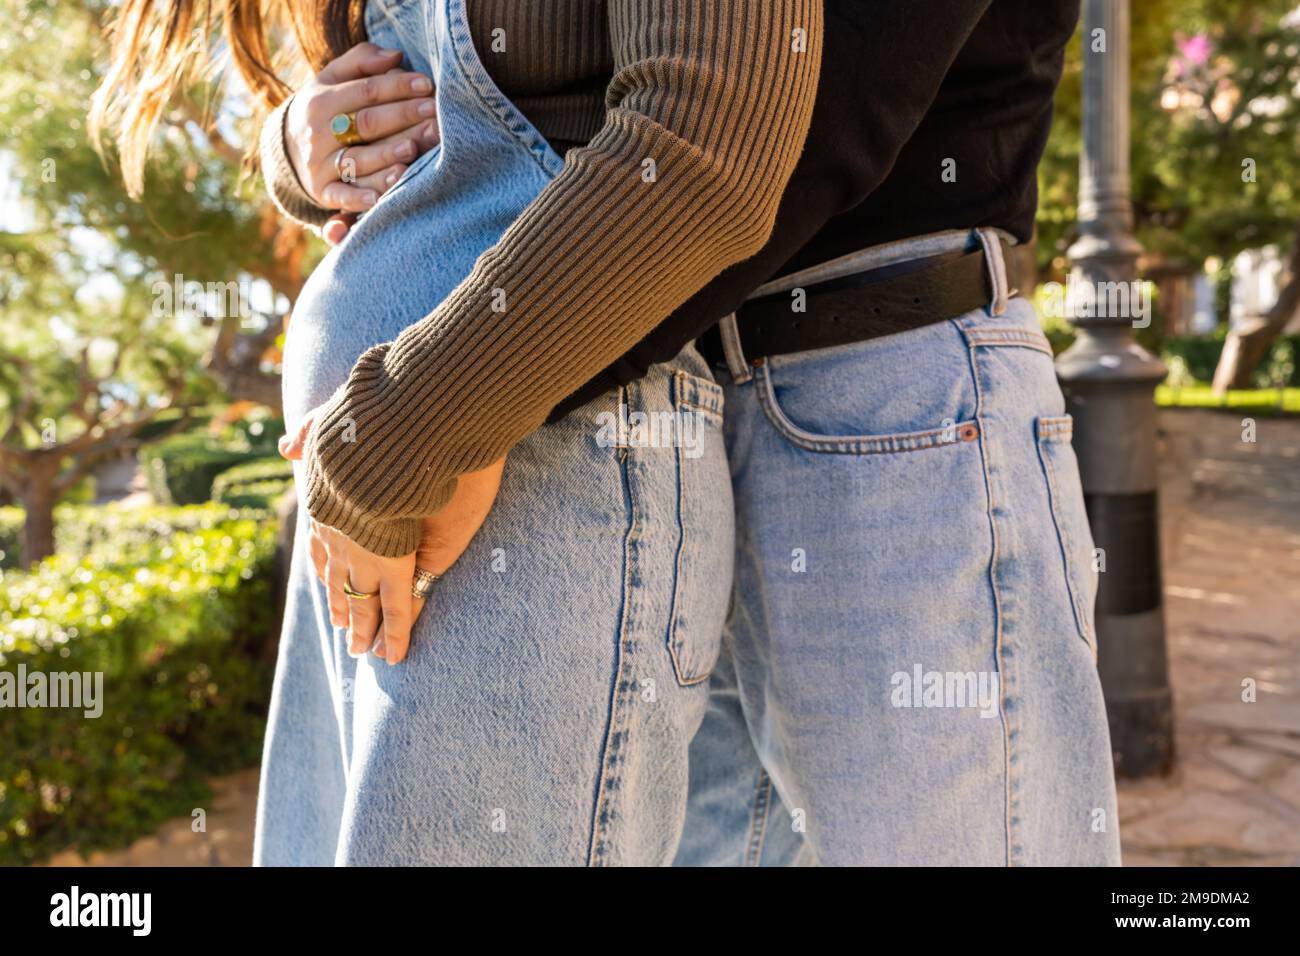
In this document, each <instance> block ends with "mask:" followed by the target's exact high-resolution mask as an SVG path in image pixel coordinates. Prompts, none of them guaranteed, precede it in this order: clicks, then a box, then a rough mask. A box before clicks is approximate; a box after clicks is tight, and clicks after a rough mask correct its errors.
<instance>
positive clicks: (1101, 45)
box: [1057, 0, 1174, 777]
mask: <svg viewBox="0 0 1300 956" xmlns="http://www.w3.org/2000/svg"><path fill="white" fill-rule="evenodd" d="M1098 31H1101V32H1100V33H1099V32H1098ZM1083 44H1084V61H1083V149H1082V153H1081V158H1080V184H1079V232H1080V237H1079V239H1078V241H1077V242H1076V243H1075V244H1074V245H1073V246H1072V247H1071V248H1070V250H1069V256H1070V260H1071V263H1072V267H1073V271H1072V274H1071V277H1070V290H1071V292H1072V293H1073V294H1072V295H1071V297H1070V299H1069V300H1068V301H1070V302H1071V304H1072V308H1071V309H1070V315H1071V321H1072V323H1073V324H1074V325H1075V327H1076V328H1077V330H1078V333H1079V334H1078V338H1077V339H1076V341H1075V342H1074V344H1073V345H1072V346H1071V347H1070V348H1069V349H1068V350H1066V351H1065V352H1064V353H1062V355H1061V356H1060V357H1059V358H1058V359H1057V375H1058V378H1059V379H1060V382H1061V387H1062V390H1063V391H1064V392H1065V396H1066V402H1067V406H1068V408H1069V411H1070V413H1071V414H1072V415H1073V416H1074V419H1075V429H1074V444H1075V450H1076V452H1077V454H1078V458H1079V469H1080V472H1081V475H1082V479H1083V489H1084V498H1085V500H1086V502H1087V508H1088V518H1089V522H1090V524H1091V526H1092V532H1093V537H1094V539H1095V541H1096V545H1097V547H1098V548H1099V549H1100V554H1099V555H1098V557H1099V559H1100V560H1099V565H1100V566H1101V569H1102V573H1101V575H1100V588H1099V592H1098V596H1097V635H1098V647H1099V654H1098V668H1099V671H1100V675H1101V681H1102V687H1103V689H1104V691H1105V695H1106V707H1107V712H1108V713H1109V716H1110V733H1111V746H1112V749H1113V751H1114V755H1115V763H1116V770H1117V772H1118V773H1119V774H1121V775H1123V776H1129V777H1133V776H1144V775H1148V774H1153V773H1163V772H1166V771H1168V770H1169V769H1170V768H1171V767H1172V764H1173V756H1174V744H1173V699H1172V694H1171V691H1170V687H1169V670H1168V663H1167V659H1166V654H1165V636H1164V613H1163V600H1162V597H1161V585H1160V551H1159V519H1158V513H1157V505H1156V477H1157V476H1156V442H1155V430H1156V420H1155V416H1156V407H1155V401H1154V390H1155V386H1156V385H1157V384H1158V383H1159V382H1160V381H1162V380H1163V379H1164V377H1165V366H1164V363H1163V362H1162V361H1161V360H1160V359H1159V358H1158V357H1156V356H1154V355H1152V354H1151V353H1149V352H1147V351H1146V350H1145V349H1143V348H1142V347H1141V346H1139V345H1138V344H1137V342H1136V340H1135V339H1134V337H1133V326H1134V310H1133V308H1132V306H1133V299H1132V298H1131V297H1129V296H1128V294H1127V293H1125V290H1128V292H1129V293H1131V292H1132V291H1133V290H1135V289H1136V288H1137V286H1136V285H1135V283H1136V280H1137V259H1138V256H1139V254H1140V253H1141V251H1142V250H1141V246H1139V245H1138V242H1137V240H1136V239H1135V238H1134V236H1133V212H1132V206H1131V203H1130V198H1129V74H1128V70H1129V3H1128V0H1084V36H1083ZM1080 293H1082V297H1081V298H1080ZM1116 293H1125V294H1116ZM1088 300H1091V301H1090V303H1089V302H1088ZM1116 303H1127V304H1128V307H1127V308H1120V309H1117V308H1115V307H1114V306H1115V305H1116ZM1076 311H1079V312H1083V313H1084V314H1083V315H1082V316H1079V317H1076V316H1075V312H1076ZM1117 313H1122V314H1117ZM1149 315H1150V313H1149V311H1148V312H1147V317H1148V319H1149Z"/></svg>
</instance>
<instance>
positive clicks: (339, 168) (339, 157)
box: [334, 146, 355, 182]
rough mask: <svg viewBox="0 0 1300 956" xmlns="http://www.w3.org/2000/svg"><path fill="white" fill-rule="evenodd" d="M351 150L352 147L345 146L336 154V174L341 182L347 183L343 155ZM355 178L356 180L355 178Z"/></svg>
mask: <svg viewBox="0 0 1300 956" xmlns="http://www.w3.org/2000/svg"><path fill="white" fill-rule="evenodd" d="M350 148H351V147H348V146H344V147H343V148H342V149H340V150H339V151H338V152H337V153H335V154H334V172H336V173H338V177H339V182H347V180H346V179H344V178H343V154H344V153H346V152H347V151H348V150H349V149H350ZM353 178H354V179H355V177H353Z"/></svg>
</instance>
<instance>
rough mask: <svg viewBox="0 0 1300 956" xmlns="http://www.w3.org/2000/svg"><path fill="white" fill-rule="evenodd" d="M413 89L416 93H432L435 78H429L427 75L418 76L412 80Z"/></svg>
mask: <svg viewBox="0 0 1300 956" xmlns="http://www.w3.org/2000/svg"><path fill="white" fill-rule="evenodd" d="M411 89H412V90H414V91H415V92H416V93H432V92H433V80H431V79H429V78H428V77H427V76H417V77H416V78H415V79H413V80H412V81H411Z"/></svg>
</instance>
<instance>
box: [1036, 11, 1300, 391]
mask: <svg viewBox="0 0 1300 956" xmlns="http://www.w3.org/2000/svg"><path fill="white" fill-rule="evenodd" d="M1295 9H1296V0H1143V2H1142V3H1137V4H1133V5H1132V28H1133V32H1132V50H1131V70H1132V151H1133V164H1132V165H1133V183H1132V191H1133V207H1134V218H1135V229H1136V232H1137V235H1138V238H1139V240H1140V241H1141V242H1142V245H1143V246H1144V248H1145V249H1146V250H1147V252H1148V254H1149V255H1150V256H1151V257H1152V258H1159V259H1162V260H1165V261H1175V262H1179V261H1181V262H1185V263H1188V264H1189V266H1190V267H1197V268H1199V265H1200V263H1203V262H1205V261H1206V260H1207V259H1208V258H1210V257H1215V258H1217V259H1218V260H1219V261H1220V262H1222V263H1228V262H1230V261H1231V260H1232V259H1233V258H1234V257H1235V256H1236V255H1237V254H1238V253H1239V252H1241V251H1243V250H1246V249H1254V248H1259V247H1260V246H1265V245H1269V244H1278V245H1280V246H1282V247H1283V248H1289V249H1290V250H1291V251H1290V253H1289V258H1290V260H1291V261H1292V262H1293V263H1294V262H1295V261H1297V256H1300V249H1297V248H1296V243H1297V241H1300V230H1298V229H1297V227H1298V226H1300V190H1297V189H1296V188H1295V184H1296V183H1297V182H1300V122H1297V120H1298V119H1300V93H1298V92H1297V91H1298V90H1300V17H1297V16H1296V14H1295ZM1080 65H1081V61H1080V47H1079V41H1078V38H1077V37H1076V40H1075V42H1074V43H1072V44H1071V47H1070V49H1069V51H1068V53H1067V59H1066V69H1065V75H1064V78H1063V80H1062V83H1061V87H1060V89H1059V90H1058V94H1057V101H1056V125H1055V126H1054V128H1053V131H1052V138H1051V140H1050V141H1049V143H1048V148H1047V152H1046V154H1045V156H1044V160H1043V164H1042V166H1041V167H1040V170H1039V186H1040V197H1041V199H1040V211H1039V219H1038V228H1039V235H1040V240H1041V244H1042V245H1043V246H1045V247H1046V249H1045V255H1047V256H1048V257H1049V260H1053V261H1049V263H1048V266H1049V268H1051V267H1052V266H1055V267H1058V268H1059V267H1060V266H1061V265H1062V264H1063V259H1062V257H1063V255H1064V252H1065V249H1067V248H1068V247H1069V244H1070V242H1071V241H1072V240H1073V238H1074V231H1073V230H1074V224H1075V222H1076V218H1077V217H1076V202H1077V193H1078V159H1079V142H1080V134H1079V122H1080V115H1079V106H1080V101H1081V94H1080ZM1298 273H1300V270H1296V269H1294V268H1293V269H1292V270H1291V274H1292V276H1296V275H1297V274H1298ZM1224 275H1225V277H1226V270H1225V273H1224ZM1295 281H1297V280H1294V279H1293V283H1292V285H1291V286H1288V287H1287V288H1286V289H1284V290H1283V295H1282V297H1281V299H1280V301H1279V308H1278V309H1275V310H1274V314H1273V315H1272V316H1270V319H1271V320H1272V321H1271V325H1273V326H1276V327H1277V328H1278V329H1280V328H1281V326H1282V325H1285V324H1286V321H1287V320H1288V319H1289V318H1290V315H1291V314H1294V307H1295V306H1294V303H1295V302H1296V301H1297V299H1300V289H1296V288H1294V282H1295ZM1279 313H1289V314H1287V315H1280V314H1279ZM1266 348H1267V343H1264V346H1263V348H1259V349H1258V350H1257V354H1258V355H1261V356H1262V354H1263V352H1264V350H1265V349H1266ZM1226 351H1227V350H1225V352H1226ZM1251 354H1255V353H1254V352H1252V353H1251ZM1243 367H1244V366H1243ZM1249 371H1250V370H1249V369H1246V370H1245V373H1244V374H1245V375H1246V376H1248V375H1249ZM1239 377H1240V376H1238V378H1239Z"/></svg>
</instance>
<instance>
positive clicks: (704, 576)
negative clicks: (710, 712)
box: [668, 370, 735, 686]
mask: <svg viewBox="0 0 1300 956" xmlns="http://www.w3.org/2000/svg"><path fill="white" fill-rule="evenodd" d="M672 393H673V396H672V399H673V400H672V404H673V413H674V416H675V420H676V422H677V425H676V430H677V439H676V441H675V442H674V444H675V446H676V448H675V452H676V458H677V550H676V555H675V575H674V586H673V600H672V610H671V613H670V615H669V627H668V653H669V655H670V656H671V657H672V661H673V671H674V673H675V674H676V677H677V682H678V683H679V684H682V685H683V686H690V685H692V684H699V683H701V682H702V681H705V680H707V679H708V678H709V675H710V674H711V673H713V668H714V666H715V665H716V664H717V662H718V654H719V651H720V650H721V646H722V626H723V623H724V621H725V618H726V614H727V605H728V604H729V603H730V598H731V575H732V563H733V561H734V560H735V554H734V547H735V545H734V527H735V519H734V516H733V515H734V512H733V506H732V500H731V478H730V475H729V473H728V471H727V462H726V452H725V450H724V449H723V439H722V396H723V391H722V387H721V386H720V385H718V384H717V383H716V382H711V381H708V380H707V379H703V378H700V377H699V376H696V375H691V374H689V373H687V372H683V371H681V370H678V371H676V372H674V374H673V380H672Z"/></svg>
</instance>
